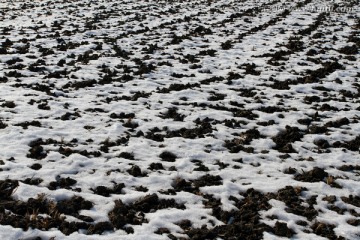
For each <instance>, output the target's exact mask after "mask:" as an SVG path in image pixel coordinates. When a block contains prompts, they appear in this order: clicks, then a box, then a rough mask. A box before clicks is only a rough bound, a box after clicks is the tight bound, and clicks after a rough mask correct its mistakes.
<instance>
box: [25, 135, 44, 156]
mask: <svg viewBox="0 0 360 240" xmlns="http://www.w3.org/2000/svg"><path fill="white" fill-rule="evenodd" d="M42 144H44V142H43V140H42V139H41V138H38V139H36V140H34V141H32V142H30V143H29V147H30V150H29V153H28V154H27V155H26V156H27V157H28V158H33V159H37V160H41V159H43V158H45V157H46V156H47V153H46V152H45V151H44V148H43V147H42V146H41V145H42Z"/></svg>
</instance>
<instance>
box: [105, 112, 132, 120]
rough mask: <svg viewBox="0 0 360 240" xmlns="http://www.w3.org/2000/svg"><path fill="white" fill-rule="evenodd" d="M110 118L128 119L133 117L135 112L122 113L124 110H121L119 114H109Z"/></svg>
mask: <svg viewBox="0 0 360 240" xmlns="http://www.w3.org/2000/svg"><path fill="white" fill-rule="evenodd" d="M110 118H113V119H118V118H119V119H129V118H135V113H124V112H121V113H119V114H117V113H111V114H110Z"/></svg>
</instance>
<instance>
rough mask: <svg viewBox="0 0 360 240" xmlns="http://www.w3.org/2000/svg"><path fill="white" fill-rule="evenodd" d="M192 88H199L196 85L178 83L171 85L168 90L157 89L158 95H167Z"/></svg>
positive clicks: (198, 85)
mask: <svg viewBox="0 0 360 240" xmlns="http://www.w3.org/2000/svg"><path fill="white" fill-rule="evenodd" d="M194 87H200V84H198V83H193V84H191V83H187V84H180V83H172V84H170V86H169V87H168V88H162V89H158V93H169V92H171V91H182V90H185V89H192V88H194Z"/></svg>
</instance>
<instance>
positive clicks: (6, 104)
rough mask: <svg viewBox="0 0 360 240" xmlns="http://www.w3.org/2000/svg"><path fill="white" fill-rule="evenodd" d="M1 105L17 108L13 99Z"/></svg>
mask: <svg viewBox="0 0 360 240" xmlns="http://www.w3.org/2000/svg"><path fill="white" fill-rule="evenodd" d="M1 106H2V107H6V108H15V107H16V104H15V103H14V102H13V101H6V102H4V103H3V104H1Z"/></svg>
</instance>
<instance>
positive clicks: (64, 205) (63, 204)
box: [57, 196, 93, 216]
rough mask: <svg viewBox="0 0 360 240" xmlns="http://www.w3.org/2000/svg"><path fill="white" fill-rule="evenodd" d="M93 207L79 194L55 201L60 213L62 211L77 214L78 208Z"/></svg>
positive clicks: (87, 208)
mask: <svg viewBox="0 0 360 240" xmlns="http://www.w3.org/2000/svg"><path fill="white" fill-rule="evenodd" d="M92 207H93V203H92V202H90V201H87V200H85V199H84V198H83V197H80V196H73V197H72V198H70V199H66V200H62V201H59V202H58V203H57V210H58V211H59V212H60V213H64V214H67V215H75V216H76V214H78V212H79V211H80V210H83V209H85V210H89V209H91V208H92Z"/></svg>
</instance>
